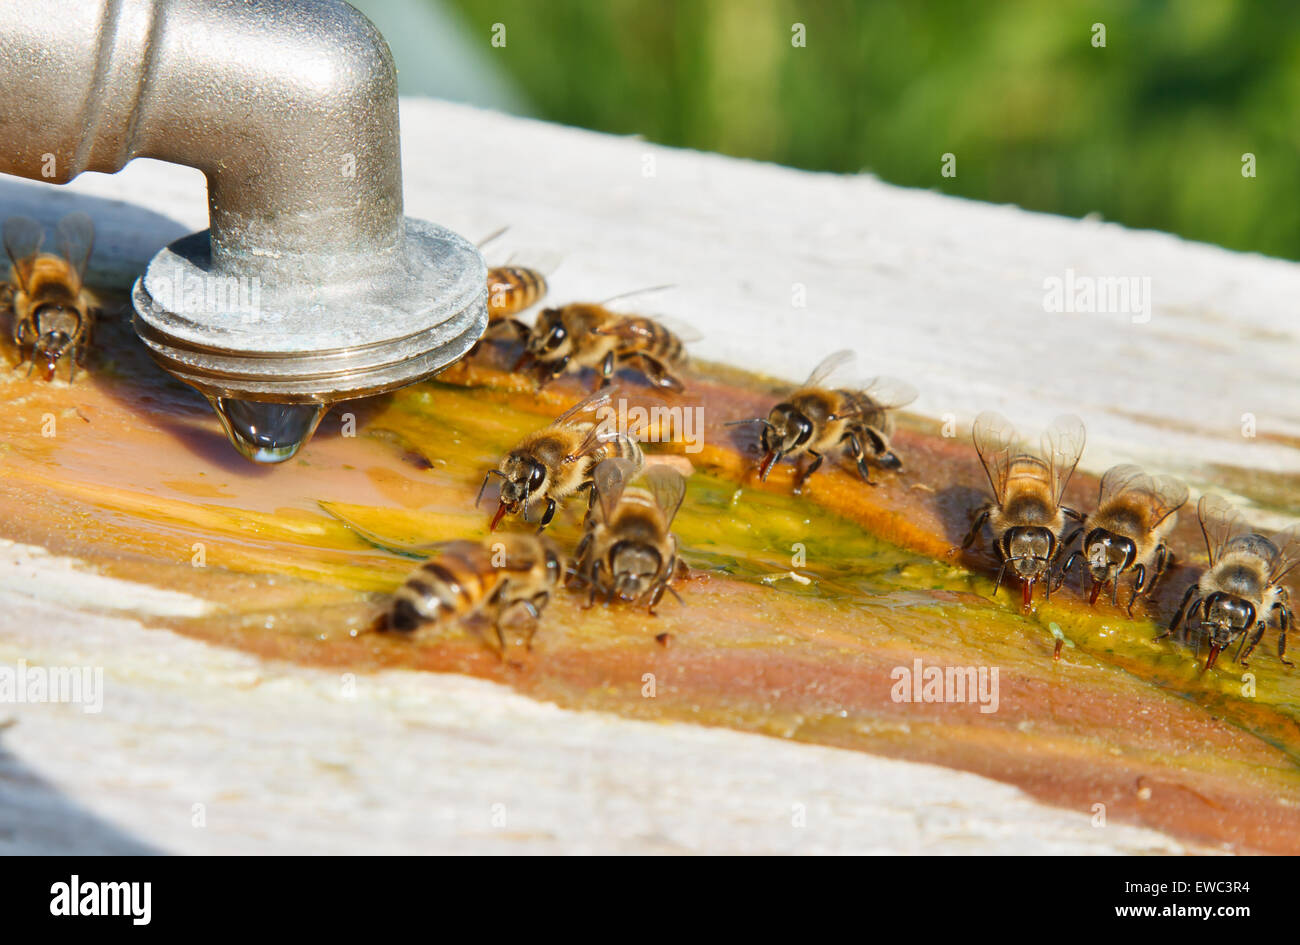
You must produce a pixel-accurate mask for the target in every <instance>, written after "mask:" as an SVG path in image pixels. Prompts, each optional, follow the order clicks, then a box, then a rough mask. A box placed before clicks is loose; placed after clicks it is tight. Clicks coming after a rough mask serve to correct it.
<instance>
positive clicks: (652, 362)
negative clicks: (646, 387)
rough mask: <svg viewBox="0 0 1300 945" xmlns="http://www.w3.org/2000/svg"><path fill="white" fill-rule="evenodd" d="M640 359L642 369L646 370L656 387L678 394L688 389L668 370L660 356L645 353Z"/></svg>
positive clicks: (647, 375)
mask: <svg viewBox="0 0 1300 945" xmlns="http://www.w3.org/2000/svg"><path fill="white" fill-rule="evenodd" d="M640 359H641V370H642V371H644V372H645V376H646V377H648V378H650V383H651V384H653V385H654V386H655V387H664V388H667V389H668V390H671V391H674V392H676V393H678V394H680V393H681V392H682V391H684V390H685V389H686V385H685V384H683V383H682V382H681V381H679V380H678V379H677V378H675V377H673V375H672V374H670V373H669V372H668V368H667V367H666V366H665V365H664V363H663V362H662V361H660V360H659V359H658V358H652V357H651V356H650V355H648V354H644V353H643V354H641V355H640Z"/></svg>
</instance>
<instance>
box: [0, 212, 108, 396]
mask: <svg viewBox="0 0 1300 945" xmlns="http://www.w3.org/2000/svg"><path fill="white" fill-rule="evenodd" d="M94 242H95V228H94V225H93V224H92V223H91V222H90V217H88V216H86V215H85V214H84V213H72V214H69V215H68V216H66V217H64V218H63V219H62V220H60V221H59V224H58V226H57V227H56V228H55V244H56V248H57V252H56V253H46V252H42V251H41V250H42V247H43V246H44V243H45V229H44V228H43V227H42V226H41V225H40V224H39V223H37V222H36V221H35V220H29V219H28V218H27V217H10V218H9V219H8V220H6V221H5V224H4V245H5V252H6V253H7V254H8V255H9V261H10V279H9V283H8V287H7V292H6V295H7V296H8V299H9V308H10V309H11V310H12V312H13V341H14V344H15V345H17V346H18V349H19V351H20V352H21V353H22V358H23V360H25V361H28V362H30V366H29V367H28V371H27V373H28V374H31V372H32V371H34V370H35V369H36V367H37V366H38V365H39V366H40V368H41V369H42V373H43V375H44V377H45V379H46V380H47V381H52V380H53V379H54V373H55V369H56V368H57V367H58V364H59V362H60V361H62V360H64V359H65V358H66V359H67V362H68V381H69V382H71V381H74V380H76V376H77V367H78V366H79V365H80V364H82V363H83V361H84V358H85V352H86V347H87V346H88V345H89V343H90V336H91V331H92V328H93V326H94V312H95V299H94V297H93V296H92V295H91V294H90V292H89V291H88V290H87V289H86V286H85V284H84V282H83V280H84V278H85V274H86V265H87V263H89V262H90V253H91V249H92V247H93V246H94Z"/></svg>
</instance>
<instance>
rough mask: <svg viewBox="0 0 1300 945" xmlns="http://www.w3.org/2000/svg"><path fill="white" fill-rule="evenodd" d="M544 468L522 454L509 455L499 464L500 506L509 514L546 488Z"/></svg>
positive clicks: (520, 508) (521, 507)
mask: <svg viewBox="0 0 1300 945" xmlns="http://www.w3.org/2000/svg"><path fill="white" fill-rule="evenodd" d="M546 478H547V477H546V467H545V466H543V465H542V464H541V463H540V462H538V461H537V460H535V459H533V458H532V457H531V456H528V455H526V454H524V453H511V454H510V455H509V456H507V457H506V458H505V461H504V462H502V463H501V505H502V507H503V508H504V509H505V510H506V511H507V512H510V513H511V514H514V513H515V512H519V511H520V510H522V509H523V507H524V506H526V505H527V504H528V501H529V499H531V498H532V497H533V496H535V495H538V494H539V493H541V492H542V491H543V490H544V489H545V487H546Z"/></svg>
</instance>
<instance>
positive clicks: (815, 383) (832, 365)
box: [803, 348, 857, 387]
mask: <svg viewBox="0 0 1300 945" xmlns="http://www.w3.org/2000/svg"><path fill="white" fill-rule="evenodd" d="M856 359H857V355H856V354H854V353H853V352H852V351H850V350H849V349H847V348H845V349H844V350H842V351H836V352H835V353H834V354H829V355H827V356H826V357H825V358H823V359H822V362H821V363H820V364H818V365H817V366H816V367H815V368H813V371H812V373H811V374H809V375H808V380H806V381H804V383H803V386H804V387H825V386H826V382H827V380H829V379H830V377H831V375H832V374H834V373H835V372H836V371H838V370H839V369H840V368H842V367H844V366H845V365H848V364H852V363H853V362H854V361H855V360H856Z"/></svg>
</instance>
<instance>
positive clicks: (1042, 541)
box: [1002, 525, 1056, 581]
mask: <svg viewBox="0 0 1300 945" xmlns="http://www.w3.org/2000/svg"><path fill="white" fill-rule="evenodd" d="M1055 550H1056V536H1055V535H1053V534H1052V533H1051V531H1050V530H1048V529H1046V528H1044V527H1043V526H1041V525H1016V526H1014V527H1012V528H1008V529H1007V531H1006V533H1005V534H1004V535H1003V536H1002V552H1003V555H1004V557H1005V558H1006V560H1007V561H1009V562H1010V563H1011V567H1012V569H1013V570H1014V571H1015V572H1016V574H1017V576H1019V578H1020V579H1021V580H1022V581H1036V580H1038V579H1039V578H1041V577H1043V576H1044V575H1045V574H1046V572H1047V566H1048V564H1049V563H1050V562H1051V560H1052V554H1053V552H1055Z"/></svg>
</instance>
